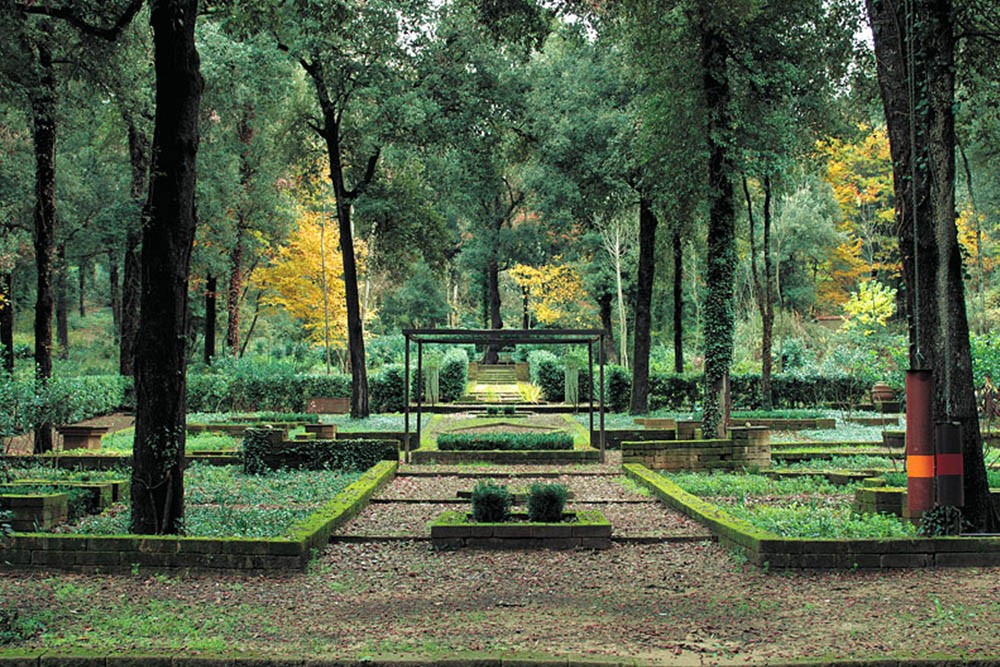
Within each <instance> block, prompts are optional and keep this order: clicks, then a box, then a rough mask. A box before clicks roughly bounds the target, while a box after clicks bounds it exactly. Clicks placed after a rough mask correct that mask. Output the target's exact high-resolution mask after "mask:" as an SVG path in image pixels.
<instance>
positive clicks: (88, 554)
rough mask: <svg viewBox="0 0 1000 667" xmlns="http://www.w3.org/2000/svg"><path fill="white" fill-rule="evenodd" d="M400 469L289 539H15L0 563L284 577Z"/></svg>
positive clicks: (346, 493)
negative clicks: (278, 573)
mask: <svg viewBox="0 0 1000 667" xmlns="http://www.w3.org/2000/svg"><path fill="white" fill-rule="evenodd" d="M398 467H399V463H398V462H396V461H382V462H380V463H378V464H376V465H375V466H373V467H372V468H371V469H369V470H367V471H366V472H365V473H364V474H363V475H362V476H361V477H360V478H359V479H357V480H355V481H354V482H353V483H352V484H350V485H349V486H348V487H347V488H346V489H344V490H343V491H341V492H340V493H339V494H337V496H336V497H335V498H333V499H332V500H330V502H328V503H327V504H326V505H324V506H323V507H321V508H320V509H319V510H317V511H316V512H314V513H313V514H311V515H310V516H309V517H308V518H307V519H306V520H305V521H303V522H302V523H300V524H298V525H297V526H294V527H293V528H292V531H291V537H289V538H272V539H244V538H208V537H174V536H160V535H155V536H133V535H122V536H101V537H97V536H90V535H52V534H48V533H17V534H15V535H14V537H12V538H10V539H9V540H8V541H7V542H6V543H5V544H6V548H2V549H0V563H4V564H6V565H7V566H9V567H13V568H17V569H60V570H71V571H79V572H103V573H108V572H110V573H128V572H131V571H132V570H133V568H135V567H136V566H138V567H141V568H152V569H153V570H156V571H162V570H182V571H193V572H217V573H224V572H226V573H232V572H257V573H267V572H284V571H288V570H303V569H305V566H306V565H307V564H308V562H309V561H310V560H311V559H312V557H313V555H314V554H315V553H316V551H317V550H319V549H321V548H322V547H323V546H324V545H325V544H326V543H327V542H329V540H330V535H331V534H332V533H333V531H334V530H336V529H337V528H338V527H339V526H341V525H343V524H344V523H346V522H347V521H349V520H350V519H352V518H354V517H355V516H356V515H357V514H358V513H359V512H360V511H361V510H362V509H364V507H365V506H366V505H367V503H368V501H369V500H370V499H371V497H372V496H373V495H374V494H375V493H377V492H378V491H379V489H381V488H382V487H384V486H385V485H386V484H388V483H389V482H390V481H391V480H392V479H393V477H394V476H395V475H396V471H397V469H398Z"/></svg>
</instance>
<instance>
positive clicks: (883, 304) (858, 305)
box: [843, 280, 896, 336]
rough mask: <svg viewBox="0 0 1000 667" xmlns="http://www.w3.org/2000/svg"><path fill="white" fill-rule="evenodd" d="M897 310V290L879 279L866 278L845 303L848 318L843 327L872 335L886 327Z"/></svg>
mask: <svg viewBox="0 0 1000 667" xmlns="http://www.w3.org/2000/svg"><path fill="white" fill-rule="evenodd" d="M895 312H896V290H894V289H892V288H891V287H887V286H886V285H883V284H882V283H880V282H879V281H877V280H865V281H863V282H861V283H860V284H859V285H858V289H857V291H856V292H852V293H851V296H850V298H849V299H848V300H847V303H845V304H844V313H845V314H846V315H847V316H848V320H847V322H846V323H844V327H843V328H844V330H845V331H851V330H854V329H857V330H860V331H861V332H862V333H863V334H864V335H866V336H870V335H872V334H874V333H876V332H877V331H880V330H882V329H884V328H885V326H886V323H887V322H888V321H889V318H891V317H892V316H893V315H894V314H895Z"/></svg>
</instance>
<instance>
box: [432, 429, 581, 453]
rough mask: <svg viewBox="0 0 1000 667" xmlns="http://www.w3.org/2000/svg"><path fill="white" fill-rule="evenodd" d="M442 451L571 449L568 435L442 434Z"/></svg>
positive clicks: (440, 443) (571, 440) (571, 437)
mask: <svg viewBox="0 0 1000 667" xmlns="http://www.w3.org/2000/svg"><path fill="white" fill-rule="evenodd" d="M437 446H438V449H440V450H444V451H452V450H458V451H477V452H479V451H492V450H501V451H535V450H552V449H557V450H564V449H573V436H572V434H570V433H566V432H558V433H442V434H441V435H439V436H438V440H437Z"/></svg>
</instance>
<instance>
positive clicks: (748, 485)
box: [666, 473, 917, 539]
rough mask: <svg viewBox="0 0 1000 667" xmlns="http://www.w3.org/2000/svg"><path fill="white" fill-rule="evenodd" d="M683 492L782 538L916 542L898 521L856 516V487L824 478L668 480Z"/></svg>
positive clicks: (690, 476)
mask: <svg viewBox="0 0 1000 667" xmlns="http://www.w3.org/2000/svg"><path fill="white" fill-rule="evenodd" d="M666 476H667V477H669V478H670V479H671V480H672V481H673V482H674V483H676V484H677V485H679V486H680V487H681V488H683V489H684V490H685V491H687V492H689V493H692V494H694V495H696V496H699V497H702V498H707V499H712V500H713V501H714V502H716V503H717V504H719V505H720V506H721V507H723V508H724V509H725V511H726V512H728V513H729V514H731V515H732V516H734V517H736V518H739V519H743V520H744V521H747V522H748V523H750V524H752V525H753V526H755V527H757V528H760V529H762V530H766V531H769V532H772V533H775V534H776V535H781V536H782V537H794V538H825V539H882V538H892V537H914V536H916V535H917V529H916V527H915V526H913V525H912V524H909V523H906V522H903V521H900V520H899V519H898V518H896V517H890V516H886V515H879V514H857V513H855V512H854V511H853V510H852V509H851V498H852V497H853V492H854V490H855V489H856V488H857V487H858V484H847V485H836V484H832V483H830V482H829V481H827V480H826V479H825V478H823V477H816V476H806V477H792V478H782V479H771V478H770V477H767V476H765V475H757V474H739V473H712V474H707V475H706V474H704V473H675V474H669V475H666Z"/></svg>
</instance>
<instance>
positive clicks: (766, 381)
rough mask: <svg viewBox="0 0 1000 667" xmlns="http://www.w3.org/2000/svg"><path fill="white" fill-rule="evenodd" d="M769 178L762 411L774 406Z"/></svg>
mask: <svg viewBox="0 0 1000 667" xmlns="http://www.w3.org/2000/svg"><path fill="white" fill-rule="evenodd" d="M771 201H772V200H771V177H770V176H764V237H763V240H762V243H761V245H762V246H763V247H762V250H763V252H764V291H763V293H762V294H761V299H760V303H761V312H760V320H761V336H760V394H761V399H762V400H763V402H764V409H765V410H770V409H771V408H772V407H773V406H774V392H773V391H772V389H771V373H772V371H773V369H774V359H773V357H772V354H771V347H772V345H773V339H774V268H773V266H772V262H771Z"/></svg>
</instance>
